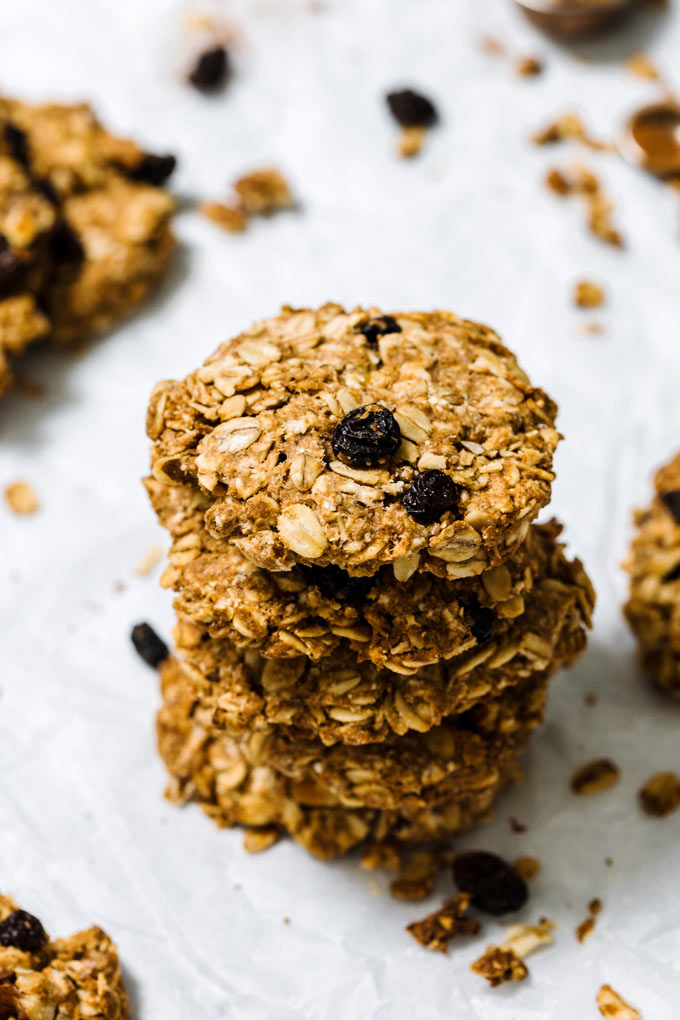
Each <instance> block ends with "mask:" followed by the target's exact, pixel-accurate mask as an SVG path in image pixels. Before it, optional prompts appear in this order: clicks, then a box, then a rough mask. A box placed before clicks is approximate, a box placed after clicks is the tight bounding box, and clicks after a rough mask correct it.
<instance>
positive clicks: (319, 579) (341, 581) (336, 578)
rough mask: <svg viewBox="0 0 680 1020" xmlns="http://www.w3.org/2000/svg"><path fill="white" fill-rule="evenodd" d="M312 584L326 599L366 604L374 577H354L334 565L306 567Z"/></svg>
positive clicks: (306, 572)
mask: <svg viewBox="0 0 680 1020" xmlns="http://www.w3.org/2000/svg"><path fill="white" fill-rule="evenodd" d="M304 569H305V574H306V575H307V579H308V581H309V583H310V584H313V585H315V586H316V587H317V588H318V589H319V591H320V593H321V595H322V597H323V598H325V599H344V601H346V602H353V603H361V602H364V601H365V599H366V596H367V595H368V593H369V591H370V590H371V588H372V587H373V581H374V578H372V577H352V576H351V575H350V574H348V573H347V571H346V570H343V569H342V567H338V566H336V565H335V564H334V563H332V564H330V566H328V567H319V566H311V567H305V568H304Z"/></svg>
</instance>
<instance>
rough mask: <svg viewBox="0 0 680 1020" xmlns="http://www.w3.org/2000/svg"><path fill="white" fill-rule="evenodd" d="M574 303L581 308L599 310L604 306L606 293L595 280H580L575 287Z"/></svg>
mask: <svg viewBox="0 0 680 1020" xmlns="http://www.w3.org/2000/svg"><path fill="white" fill-rule="evenodd" d="M574 303H575V304H577V305H578V307H579V308H599V307H600V306H601V305H602V304H604V291H603V289H602V287H600V285H599V284H598V283H595V282H594V281H593V280H579V282H578V283H577V284H576V285H575V287H574Z"/></svg>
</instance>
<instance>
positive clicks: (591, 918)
mask: <svg viewBox="0 0 680 1020" xmlns="http://www.w3.org/2000/svg"><path fill="white" fill-rule="evenodd" d="M601 910H602V901H601V900H599V899H594V900H591V901H590V903H589V904H588V916H587V917H586V919H585V920H584V921H581V923H580V924H579V925H577V926H576V938H577V939H578V941H579V942H581V943H583V942H585V940H586V939H587V938H588V936H589V935H592V933H593V931H594V930H595V918H596V917H597V915H598V914H599V913H600V911H601Z"/></svg>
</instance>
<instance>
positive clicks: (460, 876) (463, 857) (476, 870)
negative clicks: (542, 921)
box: [453, 850, 529, 914]
mask: <svg viewBox="0 0 680 1020" xmlns="http://www.w3.org/2000/svg"><path fill="white" fill-rule="evenodd" d="M453 880H454V882H455V883H456V885H457V886H458V888H459V889H460V891H461V892H466V893H469V894H470V896H471V897H472V902H473V904H474V905H475V906H476V907H477V908H478V909H479V910H483V911H484V913H486V914H507V913H508V912H509V911H511V910H519V908H520V907H523V906H524V904H525V903H526V901H527V900H528V898H529V890H528V888H527V884H526V882H525V881H524V879H523V878H522V877H521V875H519V874H518V873H517V872H516V871H515V869H514V868H513V867H512V866H511V865H510V864H508V863H507V861H504V860H503V859H502V857H498V856H496V854H491V853H488V852H487V851H485V850H468V851H466V852H465V853H462V854H458V855H457V856H456V857H455V858H454V861H453Z"/></svg>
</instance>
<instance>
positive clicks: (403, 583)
mask: <svg viewBox="0 0 680 1020" xmlns="http://www.w3.org/2000/svg"><path fill="white" fill-rule="evenodd" d="M555 414H556V407H555V405H554V403H553V402H552V401H551V400H550V399H549V398H548V397H547V396H546V395H545V394H544V393H543V392H542V391H541V390H538V389H536V388H534V387H532V386H531V384H530V383H529V381H528V379H527V377H526V375H525V374H524V373H523V372H522V370H521V369H520V368H519V367H518V365H517V362H516V360H515V358H514V357H513V356H512V354H510V352H509V351H508V350H507V349H506V348H505V347H504V346H503V345H502V344H501V342H500V340H499V339H498V337H497V336H496V334H495V333H493V332H492V331H491V330H489V329H487V328H486V327H484V326H480V325H477V324H475V323H471V322H467V321H465V320H462V319H460V318H458V317H457V316H455V315H451V314H449V313H447V312H435V313H431V314H415V313H412V314H404V315H401V314H400V315H396V316H392V315H384V314H382V313H380V312H379V311H378V310H377V309H374V308H373V309H368V310H363V309H357V310H355V311H353V312H351V313H346V312H345V311H344V310H343V309H342V308H340V307H339V306H338V305H326V306H324V307H323V308H321V309H319V310H318V311H316V312H313V311H309V310H304V311H295V310H293V309H290V308H285V309H284V310H283V311H282V313H281V314H280V315H279V316H277V317H275V318H273V319H270V320H268V321H266V322H263V323H260V324H258V325H256V326H254V327H253V328H252V329H250V330H249V331H247V332H246V333H244V334H242V335H241V336H239V337H237V338H235V339H234V340H231V341H229V342H227V343H226V344H223V345H222V346H221V347H220V348H219V349H218V350H217V351H216V353H215V354H214V355H213V356H212V357H210V358H209V359H208V360H207V361H206V363H205V364H204V365H203V366H202V367H201V368H200V369H198V371H196V372H194V373H192V374H191V375H190V376H188V378H187V379H186V380H185V381H184V382H181V383H179V382H164V383H160V384H159V385H158V386H157V387H156V388H155V390H154V393H153V396H152V400H151V405H150V409H149V417H148V432H149V435H150V437H151V438H152V440H153V441H154V448H153V477H152V478H149V479H147V482H146V484H147V489H148V491H149V494H150V496H151V500H152V503H153V505H154V508H155V510H156V512H157V513H158V516H159V519H160V520H161V523H162V524H163V525H164V526H165V527H166V528H168V530H169V531H170V533H171V535H172V540H173V541H172V548H171V552H170V565H169V567H168V569H167V570H166V572H165V574H164V578H163V583H164V584H165V585H166V586H169V587H173V588H174V589H175V591H176V592H177V599H176V603H175V605H176V608H177V610H178V613H179V625H178V630H177V643H178V652H179V654H180V655H181V661H180V660H178V661H177V662H176V663H175V664H174V665H173V666H172V669H171V672H170V673H168V675H167V676H166V677H165V685H164V686H165V700H166V704H165V707H164V709H163V711H162V713H161V717H160V737H161V750H162V753H163V755H164V757H165V759H166V762H167V763H168V765H169V768H170V770H171V772H172V773H173V775H174V776H175V779H176V781H178V782H179V788H177V787H176V788H175V793H176V794H177V795H178V796H185V797H194V798H196V799H199V800H202V801H203V803H204V805H205V806H206V808H207V809H208V810H209V812H210V813H211V814H213V816H215V817H217V818H219V820H220V821H222V822H226V823H233V822H234V821H238V822H244V823H246V824H253V825H261V824H265V823H266V822H267V821H273V823H275V824H276V825H278V826H283V827H285V828H288V829H289V831H291V832H293V834H294V835H296V838H301V839H302V841H303V842H305V843H306V845H309V846H310V847H311V848H312V849H316V850H318V848H319V846H320V845H323V848H324V849H323V852H324V854H325V855H328V854H329V853H333V852H339V851H341V850H344V849H347V848H348V845H351V842H352V840H354V842H356V841H358V838H361V837H360V836H357V833H362V834H363V835H364V836H365V835H366V834H367V833H368V832H369V831H370V832H371V833H373V835H375V834H376V833H381V834H382V835H385V834H386V833H387V832H392V833H397V834H403V833H408V836H409V838H423V834H424V833H430V834H432V833H434V832H436V833H437V834H439V835H441V834H443V833H446V832H448V831H455V830H456V829H457V828H460V827H461V825H463V824H471V823H472V821H474V820H475V819H476V818H479V817H481V816H482V815H483V814H485V813H486V811H488V807H489V804H490V801H491V799H492V797H493V795H494V794H495V792H497V790H498V789H500V788H501V786H502V785H503V784H504V783H506V782H507V781H508V780H509V779H510V778H511V777H512V776H513V775H514V774H515V773H516V771H517V770H516V765H515V758H516V755H517V753H518V751H519V750H521V748H522V746H523V744H524V743H525V742H526V739H527V738H528V735H529V732H530V731H531V729H532V728H534V727H535V726H536V725H538V723H539V722H540V720H541V717H542V711H543V705H544V701H545V693H546V689H547V679H548V677H549V676H550V674H551V673H552V672H554V670H555V669H556V668H557V667H558V666H559V665H562V664H565V663H568V662H571V661H572V660H573V659H574V658H575V656H577V655H578V654H579V653H580V652H581V650H582V649H583V647H584V644H585V626H587V625H588V624H589V620H590V611H591V609H592V603H593V595H592V589H591V587H590V583H589V581H588V579H587V576H586V575H585V573H584V571H583V569H582V567H581V566H580V564H579V563H578V561H576V562H575V563H570V562H568V561H567V560H566V559H565V557H564V554H563V552H562V548H561V546H560V544H559V542H558V540H557V539H558V536H559V530H560V529H559V527H558V526H556V525H547V526H546V525H544V526H537V525H534V526H533V527H532V521H533V520H534V518H535V517H536V515H537V514H538V512H539V511H540V509H541V508H542V507H543V506H545V505H546V504H547V503H548V501H549V498H550V486H551V482H552V480H553V477H554V476H553V473H552V456H553V452H554V450H555V447H556V445H557V442H558V440H559V435H558V433H557V431H556V430H555V427H554V419H555ZM182 676H183V679H182ZM183 684H184V686H185V687H186V688H188V689H190V690H191V692H192V694H191V696H187V697H184V696H183V694H182V690H183V687H182V685H183ZM506 691H507V693H504V692H506ZM527 699H529V700H527ZM529 705H530V706H531V707H530V709H529V708H528V707H527V706H529ZM197 706H198V707H197ZM470 712H473V713H476V714H474V715H473V716H472V717H470ZM480 713H481V714H480ZM482 718H483V719H484V720H485V721H484V725H483V730H482V731H480V732H477V730H476V727H477V726H478V725H479V720H481V719H482ZM471 730H474V731H475V733H476V735H475V737H474V740H473V742H472V744H471V743H470V740H471V739H472V738H471V736H470V731H471ZM418 733H420V734H423V735H424V738H420V737H418V736H417V734H418ZM465 734H467V735H465ZM422 739H424V743H423V742H421V743H419V744H414V740H415V741H417V740H421V741H422ZM334 745H337V746H336V748H335V750H334ZM343 745H344V746H345V747H346V748H347V750H346V751H342V750H341V749H342V746H343ZM351 745H354V748H352V746H351ZM359 745H361V746H359ZM416 746H417V747H418V751H417V754H418V756H419V757H418V761H419V765H418V768H417V776H418V777H419V778H414V776H415V773H414V770H413V767H412V764H409V763H412V762H413V760H414V759H413V755H414V753H415V751H414V748H415V747H416ZM379 748H382V750H379ZM442 748H445V749H446V750H445V751H444V752H443V751H442ZM463 748H465V750H464V751H463V750H462V749H463ZM265 749H266V751H265ZM374 750H375V753H374ZM386 755H387V756H388V757H387V758H385V756H386ZM461 755H462V756H463V757H462V758H460V760H459V757H458V756H461ZM387 760H389V762H390V767H389V768H386V767H385V765H384V762H385V761H387ZM227 761H228V762H229V766H228V768H227V767H226V765H225V763H226V762H227ZM235 762H238V765H235V764H234V763H235ZM338 762H342V767H340V766H338V764H337V763H338ZM381 763H382V764H381ZM264 768H266V769H268V770H269V773H268V775H269V774H271V780H270V781H268V783H269V785H268V789H269V794H268V799H267V803H266V804H265V802H264V799H262V800H260V799H258V798H259V795H260V794H261V792H262V789H261V788H262V782H263V779H262V777H263V775H264V773H263V771H262V770H263V769H264ZM225 769H226V771H227V773H228V777H229V778H226V777H225ZM357 777H359V778H357ZM258 784H259V785H258ZM227 790H228V791H229V795H228V798H226V799H225V797H224V796H223V795H224V794H225V791H227ZM258 791H259V793H258ZM272 791H274V792H273V793H272ZM254 805H256V806H255V807H254ZM319 805H322V806H323V813H322V815H316V814H314V811H315V810H316V809H317V808H318V807H319ZM308 809H309V810H310V811H312V814H311V815H309V814H306V815H304V819H305V820H304V824H303V822H301V821H300V816H299V811H302V812H303V814H304V812H305V811H307V810H308ZM329 810H331V811H332V812H334V814H333V821H332V823H329V820H328V811H329ZM351 811H354V812H356V811H358V812H359V816H356V815H353V816H351V818H350V816H349V815H348V814H347V812H351ZM367 812H368V814H367ZM339 820H340V821H339ZM350 822H351V824H349V823H350ZM329 824H330V831H331V832H339V831H340V830H343V832H344V835H343V837H342V839H340V837H339V836H338V842H337V843H334V842H333V839H330V840H329V838H328V832H324V831H322V830H324V827H327V826H328V825H329ZM348 825H349V828H350V829H351V834H350V835H351V839H350V837H349V836H348V835H347V831H346V830H347V828H348ZM310 829H313V830H314V832H313V833H312V835H311V836H310V835H309V832H310ZM303 830H304V832H305V833H306V835H305V837H304V838H302V837H301V835H300V833H301V832H302V831H303ZM355 837H356V838H355ZM348 839H349V844H348Z"/></svg>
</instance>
